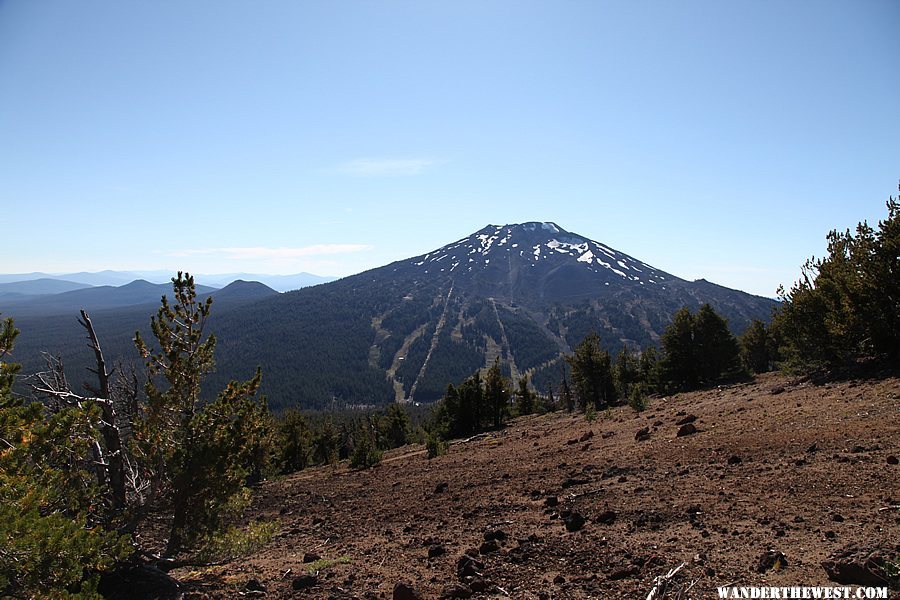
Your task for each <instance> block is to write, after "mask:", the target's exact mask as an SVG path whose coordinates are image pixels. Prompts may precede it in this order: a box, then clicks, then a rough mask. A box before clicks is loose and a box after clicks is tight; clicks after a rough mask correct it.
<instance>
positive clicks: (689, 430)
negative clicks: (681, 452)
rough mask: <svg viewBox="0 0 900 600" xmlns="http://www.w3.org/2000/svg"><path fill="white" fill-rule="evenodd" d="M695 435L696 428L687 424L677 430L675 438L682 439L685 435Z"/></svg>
mask: <svg viewBox="0 0 900 600" xmlns="http://www.w3.org/2000/svg"><path fill="white" fill-rule="evenodd" d="M695 433H697V428H696V427H695V426H694V424H693V423H687V424H685V425H682V426H681V427H680V428H679V429H678V433H676V434H675V437H684V436H686V435H693V434H695Z"/></svg>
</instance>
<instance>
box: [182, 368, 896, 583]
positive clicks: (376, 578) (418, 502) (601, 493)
mask: <svg viewBox="0 0 900 600" xmlns="http://www.w3.org/2000/svg"><path fill="white" fill-rule="evenodd" d="M691 415H693V416H696V417H697V419H696V421H694V423H693V425H694V426H695V427H696V429H697V432H696V433H693V434H691V435H686V436H683V437H677V436H676V433H677V431H678V429H679V425H677V424H676V423H677V422H678V421H679V420H682V419H684V418H685V417H689V416H691ZM644 427H649V439H646V440H644V441H637V440H636V439H635V433H636V432H637V431H638V430H640V429H642V428H644ZM579 440H583V441H579ZM898 455H900V379H897V378H890V379H881V380H875V381H848V382H840V383H832V384H827V385H822V386H816V385H813V384H810V383H798V382H796V381H792V380H790V379H788V378H785V377H782V376H776V375H769V376H764V377H762V378H760V379H758V380H756V381H755V382H753V383H749V384H744V385H737V386H733V387H727V388H721V389H715V390H707V391H702V392H696V393H691V394H681V395H677V396H672V397H669V398H666V399H659V400H655V401H653V402H652V404H651V406H650V408H649V410H647V411H646V412H644V413H641V414H637V413H635V412H634V411H632V410H631V409H630V408H627V407H623V408H617V409H613V410H611V411H608V412H607V413H605V414H604V413H601V414H599V415H598V418H597V420H595V421H594V422H592V423H588V422H587V421H586V420H585V418H584V416H583V415H568V414H562V413H557V414H550V415H544V416H540V417H527V418H523V419H520V420H518V421H516V422H514V423H513V424H512V425H511V426H510V427H509V428H507V429H506V430H504V431H501V432H498V433H493V434H490V435H488V436H486V437H484V438H481V439H477V440H473V441H470V442H468V443H464V444H456V445H453V446H452V447H451V449H450V451H449V452H448V454H446V455H444V456H441V457H439V458H436V459H434V460H431V461H429V460H427V459H426V457H425V454H424V452H422V451H421V448H420V447H407V448H404V449H400V450H398V451H394V452H392V453H389V454H388V455H387V457H386V460H385V462H384V463H383V464H382V465H380V466H378V467H376V468H374V469H371V470H369V471H363V472H352V471H348V470H347V468H346V466H338V467H333V468H322V469H313V470H308V471H304V472H302V473H299V474H296V475H294V476H291V477H287V478H284V479H281V480H278V481H273V482H269V483H267V484H266V485H264V487H263V489H262V491H261V493H259V494H258V495H257V497H256V500H255V502H254V505H253V508H252V511H251V517H252V518H259V519H271V520H277V521H278V522H279V523H280V531H281V532H280V534H279V535H278V536H277V537H276V539H275V540H273V542H272V543H271V544H269V545H268V546H267V547H266V548H264V549H262V550H260V551H259V552H257V553H255V554H253V555H252V556H250V557H247V558H245V559H242V560H239V561H234V562H232V563H228V564H225V565H221V566H216V567H209V568H205V569H202V570H194V571H191V570H187V569H182V570H179V571H175V572H174V573H173V575H174V576H175V577H177V578H178V579H179V580H181V581H183V582H185V583H186V584H187V585H188V587H189V589H190V590H191V593H190V595H189V596H190V597H196V598H204V597H216V598H218V597H237V596H238V595H239V594H244V595H250V596H254V595H255V596H259V597H268V598H282V597H312V598H391V597H392V594H393V591H394V587H395V584H396V583H397V582H400V581H403V582H407V583H409V584H410V585H411V587H412V588H414V589H415V590H416V591H417V592H418V593H419V594H421V596H422V597H424V598H437V597H440V596H441V595H442V594H443V593H445V592H446V591H447V590H448V588H449V587H450V586H453V585H459V584H460V577H458V561H459V559H460V557H461V556H462V555H463V554H464V553H466V552H467V551H469V552H470V553H471V554H476V555H477V561H478V563H480V564H477V563H476V564H472V565H471V566H470V568H471V569H473V570H474V571H478V572H479V573H480V574H481V577H479V576H476V577H475V578H474V579H469V580H468V583H470V584H471V587H472V588H474V589H475V590H480V589H482V588H484V589H485V591H482V592H477V591H476V593H475V597H497V596H499V597H503V596H504V594H506V595H508V596H509V597H512V598H539V597H540V598H597V597H609V598H645V597H646V596H647V593H648V591H649V590H650V589H651V587H652V585H653V579H654V577H656V576H658V575H661V574H664V573H666V572H667V571H668V570H669V569H671V568H673V567H675V566H677V565H679V564H680V563H681V562H685V563H687V564H686V566H685V568H684V569H683V570H682V571H681V572H680V573H679V574H678V576H677V578H676V583H677V585H678V586H680V587H686V586H687V585H689V584H690V583H691V582H695V581H696V584H695V585H694V587H693V588H692V590H691V594H690V596H691V597H705V598H709V597H715V595H714V591H713V590H714V588H715V587H716V586H718V585H726V584H730V583H737V584H743V585H795V586H796V585H836V584H834V583H833V582H829V581H828V578H827V576H826V573H825V571H824V570H823V568H822V567H821V566H820V563H821V562H822V561H823V560H824V559H825V558H826V557H827V555H829V554H830V553H832V552H834V551H836V550H839V549H842V548H844V547H846V546H848V545H851V544H855V545H858V546H862V547H864V548H878V549H882V550H883V551H886V552H889V553H891V555H892V556H894V557H896V556H898V554H900V548H898V546H897V544H898V541H900V511H898V510H896V509H887V508H885V507H889V506H892V505H896V504H897V503H898V501H900V500H898V499H900V485H898V483H900V466H898V465H896V464H891V463H893V462H895V459H891V458H890V457H896V456H898ZM549 497H556V498H557V499H558V502H559V504H558V505H557V506H547V504H552V503H553V501H552V500H550V501H549V502H548V500H547V499H548V498H549ZM883 508H885V510H880V509H883ZM565 511H574V512H577V513H578V514H580V515H582V516H583V517H584V518H585V519H586V522H585V524H584V526H583V527H582V528H581V529H580V530H578V531H574V532H569V531H567V527H566V525H565V522H564V519H563V518H562V517H561V516H560V515H561V514H562V515H563V516H565V515H566V514H567V513H566V512H565ZM568 520H569V523H571V524H572V526H573V527H574V526H577V525H578V523H577V517H572V516H570V517H569V519H568ZM497 530H501V532H502V533H501V534H499V537H501V538H503V537H504V534H505V539H499V540H496V541H495V542H494V543H490V542H489V543H488V544H487V545H486V546H485V547H484V548H483V552H482V553H481V554H479V553H478V550H479V549H480V548H481V547H482V544H484V543H485V533H488V534H489V535H488V537H492V536H491V535H490V533H491V532H496V531H497ZM495 546H496V547H498V549H494V548H493V547H495ZM769 550H774V551H776V552H781V553H783V554H784V559H782V560H780V561H777V562H778V565H776V567H775V568H774V569H771V570H767V571H765V572H764V573H760V572H758V570H759V569H758V566H759V563H760V558H761V556H762V555H763V554H765V553H766V552H767V551H769ZM442 551H443V553H441V552H442ZM306 553H315V554H318V555H319V556H321V559H322V560H320V561H319V562H318V563H310V564H304V562H303V558H304V555H305V554H306ZM429 554H431V555H432V558H429ZM784 562H786V566H784V564H783V563H784ZM311 565H312V567H313V568H314V569H315V568H316V567H317V571H318V572H317V576H316V577H314V578H312V577H303V575H305V574H307V573H308V572H309V570H310V567H311ZM251 579H255V580H257V582H258V583H259V584H260V585H259V587H261V588H264V589H265V593H263V592H261V591H259V592H248V589H247V583H248V581H250V580H251ZM250 587H251V588H253V587H255V586H254V585H253V584H252V583H251V585H250ZM460 592H461V593H464V592H462V590H460Z"/></svg>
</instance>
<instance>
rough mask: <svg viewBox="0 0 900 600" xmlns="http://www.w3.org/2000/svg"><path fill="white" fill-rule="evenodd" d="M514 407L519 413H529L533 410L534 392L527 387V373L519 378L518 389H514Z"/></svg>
mask: <svg viewBox="0 0 900 600" xmlns="http://www.w3.org/2000/svg"><path fill="white" fill-rule="evenodd" d="M516 409H517V412H518V413H519V415H530V414H531V413H533V412H534V393H533V392H532V391H531V390H530V389H529V388H528V375H522V377H520V378H519V389H518V390H517V391H516Z"/></svg>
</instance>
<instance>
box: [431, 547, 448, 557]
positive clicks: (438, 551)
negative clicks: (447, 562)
mask: <svg viewBox="0 0 900 600" xmlns="http://www.w3.org/2000/svg"><path fill="white" fill-rule="evenodd" d="M445 554H447V549H446V548H444V547H443V546H441V545H440V544H436V545H434V546H432V547H430V548H429V549H428V558H437V557H438V556H443V555H445Z"/></svg>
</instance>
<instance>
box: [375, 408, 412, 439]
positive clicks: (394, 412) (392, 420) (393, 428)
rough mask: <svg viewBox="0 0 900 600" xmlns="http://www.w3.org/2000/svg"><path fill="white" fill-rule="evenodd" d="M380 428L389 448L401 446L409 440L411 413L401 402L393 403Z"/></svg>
mask: <svg viewBox="0 0 900 600" xmlns="http://www.w3.org/2000/svg"><path fill="white" fill-rule="evenodd" d="M379 430H380V431H381V434H382V437H383V439H384V440H385V443H386V445H387V447H388V448H399V447H400V446H403V445H405V444H407V443H408V442H409V438H410V435H411V427H410V421H409V415H408V414H406V411H405V410H403V407H402V406H400V405H399V404H397V403H394V404H391V405H390V406H388V408H387V411H385V414H384V417H382V418H381V420H380V424H379Z"/></svg>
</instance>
